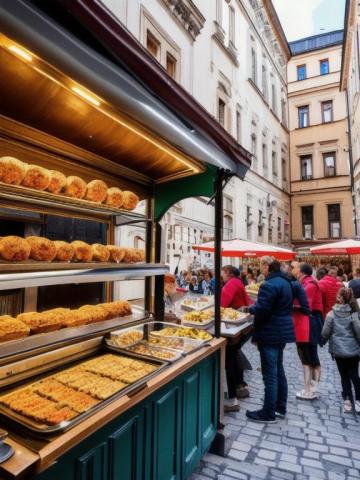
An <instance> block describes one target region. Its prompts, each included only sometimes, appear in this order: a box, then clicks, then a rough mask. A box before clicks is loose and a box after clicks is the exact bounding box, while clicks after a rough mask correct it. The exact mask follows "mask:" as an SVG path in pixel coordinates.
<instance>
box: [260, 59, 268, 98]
mask: <svg viewBox="0 0 360 480" xmlns="http://www.w3.org/2000/svg"><path fill="white" fill-rule="evenodd" d="M261 83H262V92H263V94H264V97H265V98H267V75H266V67H265V65H263V66H262V72H261Z"/></svg>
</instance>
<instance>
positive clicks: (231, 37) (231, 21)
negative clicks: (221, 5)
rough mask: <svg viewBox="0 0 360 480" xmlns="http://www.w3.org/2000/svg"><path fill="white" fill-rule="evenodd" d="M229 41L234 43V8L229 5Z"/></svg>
mask: <svg viewBox="0 0 360 480" xmlns="http://www.w3.org/2000/svg"><path fill="white" fill-rule="evenodd" d="M229 41H230V42H231V43H232V44H233V45H235V10H234V7H232V6H231V5H229Z"/></svg>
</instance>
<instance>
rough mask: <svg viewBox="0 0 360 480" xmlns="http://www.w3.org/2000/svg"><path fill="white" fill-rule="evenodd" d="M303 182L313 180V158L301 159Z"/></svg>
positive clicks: (309, 156)
mask: <svg viewBox="0 0 360 480" xmlns="http://www.w3.org/2000/svg"><path fill="white" fill-rule="evenodd" d="M300 167H301V180H310V179H312V156H311V155H303V156H301V157H300Z"/></svg>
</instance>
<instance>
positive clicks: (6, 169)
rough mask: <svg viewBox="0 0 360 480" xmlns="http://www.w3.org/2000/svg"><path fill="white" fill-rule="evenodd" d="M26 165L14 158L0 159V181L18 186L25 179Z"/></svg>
mask: <svg viewBox="0 0 360 480" xmlns="http://www.w3.org/2000/svg"><path fill="white" fill-rule="evenodd" d="M25 173H26V163H24V162H21V161H20V160H18V159H17V158H14V157H1V158H0V181H1V182H4V183H10V184H12V185H20V183H21V182H22V181H23V178H24V177H25Z"/></svg>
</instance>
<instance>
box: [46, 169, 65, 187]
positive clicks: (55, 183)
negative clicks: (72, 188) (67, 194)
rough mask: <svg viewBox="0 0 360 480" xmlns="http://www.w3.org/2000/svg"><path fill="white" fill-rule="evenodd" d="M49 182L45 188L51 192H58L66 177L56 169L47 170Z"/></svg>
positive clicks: (63, 185)
mask: <svg viewBox="0 0 360 480" xmlns="http://www.w3.org/2000/svg"><path fill="white" fill-rule="evenodd" d="M49 175H50V182H49V185H48V186H47V187H46V190H47V191H48V192H51V193H60V192H61V190H62V189H63V188H64V187H65V185H66V177H65V175H64V174H63V173H61V172H57V171H56V170H49Z"/></svg>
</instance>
